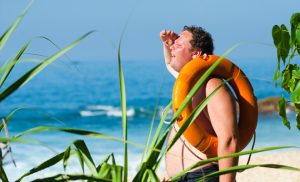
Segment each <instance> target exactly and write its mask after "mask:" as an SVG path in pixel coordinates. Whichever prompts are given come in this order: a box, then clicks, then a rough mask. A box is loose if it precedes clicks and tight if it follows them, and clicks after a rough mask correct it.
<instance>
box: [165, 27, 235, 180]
mask: <svg viewBox="0 0 300 182" xmlns="http://www.w3.org/2000/svg"><path fill="white" fill-rule="evenodd" d="M160 38H161V40H162V43H163V49H164V56H165V62H166V66H167V68H168V70H169V71H170V73H171V74H172V75H174V76H175V77H177V75H178V72H180V70H181V69H182V68H183V66H184V65H185V64H186V63H188V62H189V61H190V60H192V59H194V58H196V57H205V56H206V55H210V54H212V53H213V41H212V38H211V36H210V34H209V33H207V32H206V31H204V30H203V29H202V28H201V27H195V26H190V27H189V26H185V27H184V28H183V31H182V32H181V33H180V34H179V35H177V34H176V33H174V32H173V31H169V30H163V31H161V32H160ZM221 83H222V80H221V79H219V78H210V79H209V80H208V81H206V83H205V84H204V85H203V86H202V87H201V88H200V89H199V91H198V92H197V93H196V95H195V96H194V97H193V99H192V106H193V108H195V107H196V106H197V105H198V104H199V103H200V102H201V100H203V99H204V98H205V97H207V96H208V95H209V94H210V93H212V92H213V91H214V90H215V89H216V88H217V87H218V86H219V85H220V84H221ZM194 122H199V123H200V124H201V126H203V128H205V130H206V131H207V132H208V133H210V134H212V135H215V136H217V137H218V149H217V151H218V156H224V155H228V154H231V153H235V152H237V151H238V130H237V119H236V108H235V101H234V98H233V96H232V94H231V92H230V90H229V89H228V88H227V87H226V86H223V87H222V88H221V89H220V90H219V91H218V92H217V93H216V94H215V95H214V96H213V97H212V98H211V100H210V101H209V103H208V104H207V106H206V108H205V109H204V110H203V111H202V112H201V113H200V115H199V116H198V118H197V119H196V120H195V121H194ZM176 131H178V126H177V125H176V124H174V126H173V128H172V130H171V131H170V136H169V139H168V142H170V141H171V139H172V138H173V137H174V135H175V133H176ZM209 157H214V156H207V155H205V154H203V153H201V152H200V151H198V150H197V149H195V148H194V147H193V146H191V145H190V144H189V143H188V141H186V140H185V139H184V137H183V136H181V138H180V139H178V140H177V142H176V143H175V145H174V146H173V147H172V148H171V149H170V150H169V152H168V153H167V155H166V169H167V173H168V175H169V176H174V175H175V174H177V173H179V172H180V171H182V170H183V169H185V168H187V167H189V166H190V165H192V164H194V163H196V162H198V161H200V160H203V159H207V158H209ZM237 163H238V158H227V159H222V160H219V162H218V163H210V164H207V165H205V166H200V167H199V168H196V169H193V170H191V171H190V172H188V173H187V174H185V175H184V176H182V178H181V179H180V180H179V181H195V180H197V179H199V178H200V177H202V176H203V175H205V174H209V173H212V172H215V171H217V170H218V169H220V170H222V169H225V168H229V167H232V166H235V165H237ZM206 181H213V182H214V181H221V182H231V181H235V173H230V174H225V175H221V176H219V177H215V178H209V179H207V180H206Z"/></svg>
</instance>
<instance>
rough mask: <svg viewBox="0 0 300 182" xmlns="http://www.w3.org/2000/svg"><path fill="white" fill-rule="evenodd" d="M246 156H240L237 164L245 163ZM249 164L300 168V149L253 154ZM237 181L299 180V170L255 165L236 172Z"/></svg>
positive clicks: (293, 181) (277, 181)
mask: <svg viewBox="0 0 300 182" xmlns="http://www.w3.org/2000/svg"><path fill="white" fill-rule="evenodd" d="M246 161H247V159H246V158H241V159H240V162H239V165H242V164H245V163H246ZM250 164H282V165H288V166H292V167H297V168H300V151H285V152H272V153H268V154H267V153H265V154H259V155H253V156H252V158H251V161H250ZM236 180H237V181H238V182H258V181H264V182H265V181H267V182H268V181H271V182H299V181H300V172H298V171H290V170H283V169H272V168H262V167H256V168H253V169H249V170H246V171H244V172H241V173H238V174H237V177H236Z"/></svg>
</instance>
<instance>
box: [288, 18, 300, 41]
mask: <svg viewBox="0 0 300 182" xmlns="http://www.w3.org/2000/svg"><path fill="white" fill-rule="evenodd" d="M290 24H291V46H292V45H294V44H296V42H298V45H300V37H299V33H300V32H299V24H300V13H294V14H293V15H292V16H291V20H290ZM297 34H298V35H297Z"/></svg>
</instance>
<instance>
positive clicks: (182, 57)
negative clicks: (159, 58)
mask: <svg viewBox="0 0 300 182" xmlns="http://www.w3.org/2000/svg"><path fill="white" fill-rule="evenodd" d="M192 36H193V35H192V33H191V32H189V31H183V32H181V34H180V35H179V37H178V38H177V39H176V40H175V42H174V44H173V45H172V46H171V47H170V49H171V62H170V66H171V67H172V68H174V69H175V70H176V71H178V72H179V71H180V70H181V69H182V68H183V66H184V65H185V64H186V63H187V62H189V61H190V60H192V58H193V52H192V51H191V50H192V46H191V44H190V41H191V40H192Z"/></svg>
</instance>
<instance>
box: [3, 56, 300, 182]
mask: <svg viewBox="0 0 300 182" xmlns="http://www.w3.org/2000/svg"><path fill="white" fill-rule="evenodd" d="M233 62H235V63H236V64H238V65H239V66H240V67H241V68H242V69H243V70H244V72H245V73H246V74H247V75H248V77H249V78H250V81H251V82H252V84H253V87H254V90H255V94H256V96H257V98H258V99H262V98H265V97H268V96H281V95H284V94H285V93H284V92H283V91H282V90H281V89H280V88H275V87H274V82H273V72H274V70H275V63H276V60H275V59H241V60H234V59H233ZM32 66H34V64H33V63H22V64H20V65H18V66H17V67H16V70H14V72H13V73H12V78H10V82H12V81H13V80H14V79H15V78H17V77H18V76H19V75H21V73H24V71H25V70H28V69H29V68H31V67H32ZM122 66H123V71H124V78H125V84H126V99H127V116H128V135H129V136H128V139H129V140H130V141H133V142H136V143H140V144H144V143H145V140H146V136H147V134H148V129H149V126H150V122H151V119H152V115H153V112H154V108H155V106H156V104H157V103H158V113H157V115H156V117H155V124H156V125H155V126H157V123H158V122H159V120H160V116H161V112H162V110H163V109H164V107H165V106H166V105H167V104H168V103H169V102H170V100H171V94H172V87H173V84H174V78H173V77H172V76H171V75H170V74H169V73H168V72H167V70H166V68H165V66H164V63H163V60H143V59H141V60H123V61H122ZM0 107H1V115H2V116H7V115H8V114H9V113H10V112H11V111H13V110H14V109H15V108H19V107H24V109H21V110H19V111H17V112H16V113H15V114H14V115H13V117H12V118H11V120H9V122H8V131H9V132H8V135H9V136H14V135H17V134H19V133H21V132H24V131H26V130H28V129H30V128H33V127H37V126H55V127H69V128H77V129H82V130H91V131H95V132H99V133H103V134H106V135H112V136H116V137H119V138H122V119H121V109H120V89H119V77H118V65H117V60H109V61H108V60H101V61H100V60H99V61H84V60H80V61H73V60H72V61H70V60H59V61H57V62H56V63H55V64H53V65H51V66H49V67H48V68H46V69H45V70H44V71H42V72H41V73H40V74H39V75H38V76H37V77H35V78H34V79H33V80H32V81H30V82H29V83H28V84H27V85H25V86H23V87H22V88H20V89H19V90H17V91H16V92H15V93H14V94H12V95H11V96H9V98H7V99H6V100H4V101H3V102H2V103H1V105H0ZM289 118H290V120H291V121H292V129H291V130H288V129H287V128H286V127H285V126H283V124H282V121H281V119H280V118H279V117H278V116H277V114H269V115H264V116H263V115H260V116H259V122H258V127H257V130H256V133H257V138H256V144H255V148H261V147H268V146H278V145H297V146H300V145H299V141H300V131H298V130H296V129H295V128H296V127H295V116H294V113H289ZM2 136H4V133H2ZM23 138H26V139H32V140H37V141H39V142H41V143H42V144H43V145H39V144H24V143H11V148H12V153H11V154H12V155H10V154H9V155H7V156H6V158H5V163H6V165H5V166H4V168H5V170H6V173H7V175H8V176H9V179H10V180H15V179H17V178H18V177H20V175H21V174H24V173H25V172H26V171H28V170H30V169H31V168H32V167H35V166H37V165H38V164H39V163H41V162H43V161H45V160H47V159H48V158H50V157H52V156H54V155H55V154H56V153H60V152H62V151H64V150H65V149H66V148H67V146H68V145H70V144H71V143H72V141H74V140H76V139H83V140H85V141H86V143H87V145H88V148H89V149H90V150H91V153H92V156H93V158H94V160H95V163H96V164H99V163H100V162H101V161H102V159H103V158H104V156H106V155H107V154H109V153H110V152H113V153H114V155H115V157H116V160H117V162H118V163H119V164H120V165H123V144H122V143H119V142H116V141H111V140H104V139H92V138H88V137H84V136H80V135H73V134H68V133H64V132H58V131H48V132H40V133H33V134H29V135H26V136H24V137H23ZM248 148H249V147H248ZM141 153H142V148H137V147H134V146H129V161H130V166H129V174H130V176H133V175H134V174H135V172H136V170H137V168H138V165H139V164H140V161H141ZM73 158H74V159H72V160H71V161H70V166H68V167H67V172H70V173H71V172H80V171H81V169H80V167H79V162H78V161H77V159H76V157H75V156H74V157H73ZM12 159H13V160H14V161H15V162H16V167H15V166H14V165H13V162H12ZM160 170H161V171H163V170H164V169H163V167H161V168H160ZM57 173H64V171H63V164H62V163H59V164H57V165H55V166H53V167H52V168H49V169H47V170H45V171H43V172H39V173H37V174H35V175H33V177H28V178H25V179H24V181H28V180H30V179H32V178H37V177H38V178H42V177H46V176H51V175H54V174H57Z"/></svg>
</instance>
